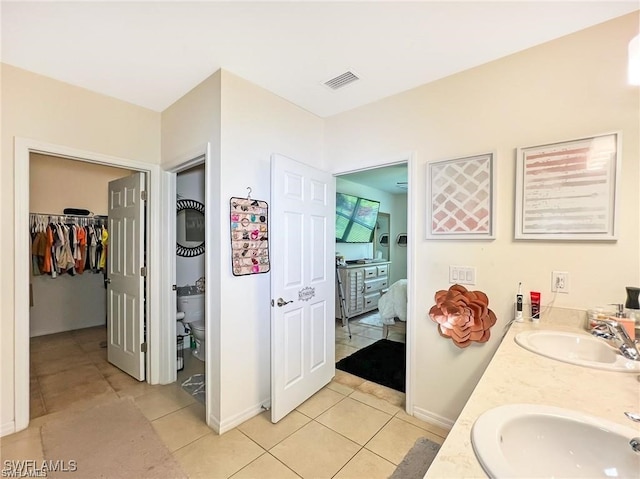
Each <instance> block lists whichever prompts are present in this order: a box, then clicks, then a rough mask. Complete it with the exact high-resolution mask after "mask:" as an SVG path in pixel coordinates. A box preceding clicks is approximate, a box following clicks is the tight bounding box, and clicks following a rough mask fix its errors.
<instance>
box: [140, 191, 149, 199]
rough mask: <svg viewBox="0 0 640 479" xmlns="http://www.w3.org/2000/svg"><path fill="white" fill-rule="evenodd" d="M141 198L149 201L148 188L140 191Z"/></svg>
mask: <svg viewBox="0 0 640 479" xmlns="http://www.w3.org/2000/svg"><path fill="white" fill-rule="evenodd" d="M140 199H141V200H142V201H147V190H142V191H140Z"/></svg>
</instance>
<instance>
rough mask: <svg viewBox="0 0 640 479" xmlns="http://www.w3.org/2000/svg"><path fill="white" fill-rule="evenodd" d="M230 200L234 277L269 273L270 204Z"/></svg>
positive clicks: (247, 199)
mask: <svg viewBox="0 0 640 479" xmlns="http://www.w3.org/2000/svg"><path fill="white" fill-rule="evenodd" d="M247 189H248V190H249V194H248V195H247V197H246V198H238V197H232V198H231V199H230V200H229V206H230V210H231V211H230V221H231V269H232V271H233V275H234V276H245V275H249V274H259V273H266V272H268V271H269V269H270V263H269V239H268V238H269V228H268V218H269V205H268V204H267V202H266V201H260V200H254V199H252V198H251V188H247Z"/></svg>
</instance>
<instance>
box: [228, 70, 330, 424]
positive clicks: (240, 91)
mask: <svg viewBox="0 0 640 479" xmlns="http://www.w3.org/2000/svg"><path fill="white" fill-rule="evenodd" d="M221 90H222V121H221V124H222V129H221V139H222V141H221V177H222V178H224V182H223V184H222V185H221V188H220V192H219V194H220V198H221V200H222V201H221V210H220V217H221V222H220V236H221V237H222V238H223V242H222V245H221V258H220V261H221V268H222V271H221V308H220V310H221V312H220V314H221V315H220V321H221V331H220V333H221V336H222V338H224V339H223V340H222V343H221V345H220V348H221V362H222V371H221V374H222V384H223V385H224V388H223V390H222V411H221V418H222V422H223V424H222V428H223V430H226V429H227V428H228V427H229V426H230V425H235V424H236V423H237V422H238V421H241V420H243V419H247V418H248V417H251V416H253V415H255V414H257V413H258V412H259V411H260V405H261V404H265V403H266V402H267V401H268V400H269V398H270V392H271V385H270V376H271V370H270V350H271V348H270V326H269V324H270V314H271V307H270V300H271V297H270V282H269V280H270V274H269V273H266V274H258V275H249V276H233V274H232V272H231V259H230V258H231V244H230V241H229V240H228V238H229V237H230V231H229V228H230V225H229V221H228V215H229V198H231V197H232V196H240V197H244V196H246V194H247V187H251V188H252V193H251V197H252V198H255V199H258V200H266V201H270V195H271V186H270V157H271V154H273V153H279V154H282V155H284V156H287V157H289V158H292V159H295V160H297V161H300V162H302V163H306V164H308V165H311V166H314V167H316V168H324V160H323V158H324V155H323V121H322V120H321V119H320V118H318V117H316V116H315V115H312V114H311V113H309V112H307V111H305V110H303V109H301V108H299V107H297V106H295V105H293V104H292V103H289V102H288V101H285V100H283V99H282V98H280V97H278V96H276V95H274V94H273V93H270V92H268V91H266V90H264V89H262V88H260V87H258V86H256V85H254V84H252V83H250V82H248V81H246V80H243V79H241V78H239V77H237V76H235V75H233V74H231V73H229V72H226V71H224V70H223V71H222V85H221Z"/></svg>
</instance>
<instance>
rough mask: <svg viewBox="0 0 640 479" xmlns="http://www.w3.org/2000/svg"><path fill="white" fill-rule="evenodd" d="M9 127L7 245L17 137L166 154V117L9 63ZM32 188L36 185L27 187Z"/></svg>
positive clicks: (7, 419)
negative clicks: (163, 128)
mask: <svg viewBox="0 0 640 479" xmlns="http://www.w3.org/2000/svg"><path fill="white" fill-rule="evenodd" d="M1 76H2V79H1V86H0V88H1V95H2V112H1V114H2V132H1V142H2V144H1V150H0V152H1V155H2V156H1V161H0V162H1V164H2V168H1V170H2V177H1V178H0V220H1V221H2V225H3V227H2V228H1V229H0V246H1V248H2V251H5V252H8V251H14V240H13V238H14V231H13V229H14V228H13V211H14V187H13V181H14V175H13V173H14V170H13V145H14V138H15V137H23V138H29V139H33V140H38V141H42V142H46V143H51V144H57V145H63V146H67V147H71V148H75V149H79V150H84V151H92V152H96V153H101V154H105V155H110V156H116V157H120V158H127V159H131V160H136V161H139V162H144V163H151V164H157V163H159V159H160V115H159V114H158V113H156V112H153V111H151V110H147V109H144V108H140V107H137V106H134V105H131V104H129V103H126V102H123V101H119V100H115V99H113V98H109V97H106V96H104V95H99V94H97V93H93V92H90V91H88V90H84V89H82V88H78V87H74V86H71V85H68V84H65V83H62V82H59V81H56V80H52V79H50V78H46V77H43V76H40V75H35V74H33V73H30V72H27V71H25V70H21V69H19V68H15V67H12V66H9V65H6V64H2V65H1ZM24 187H25V188H28V185H24ZM0 271H2V275H0V377H2V382H1V387H2V390H1V391H0V432H4V431H5V430H9V429H10V428H11V425H12V424H13V421H14V419H15V414H14V406H15V405H14V384H15V378H14V377H13V370H14V343H13V341H14V327H13V325H14V321H27V320H28V318H22V317H15V310H14V300H13V298H14V291H15V290H14V285H13V277H14V257H13V255H12V254H4V255H0Z"/></svg>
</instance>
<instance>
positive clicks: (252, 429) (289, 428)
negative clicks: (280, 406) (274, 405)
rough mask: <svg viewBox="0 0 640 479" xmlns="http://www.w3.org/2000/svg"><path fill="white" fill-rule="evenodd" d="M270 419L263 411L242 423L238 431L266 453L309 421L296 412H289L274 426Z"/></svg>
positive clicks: (267, 413) (268, 414)
mask: <svg viewBox="0 0 640 479" xmlns="http://www.w3.org/2000/svg"><path fill="white" fill-rule="evenodd" d="M270 418H271V413H270V412H268V411H265V412H263V413H262V414H259V415H257V416H255V417H253V418H251V419H249V420H248V421H245V422H243V423H242V424H240V425H239V426H238V429H239V430H240V431H241V432H243V433H244V434H246V435H247V436H248V437H249V438H250V439H252V440H254V441H255V442H257V443H258V444H259V445H260V446H262V447H263V448H264V449H266V450H267V451H268V450H269V449H271V448H272V447H273V446H275V445H276V444H278V443H279V442H280V441H282V440H283V439H285V438H287V437H289V436H290V435H291V434H293V433H294V432H296V431H297V430H298V429H300V428H301V427H302V426H304V425H305V424H307V423H308V422H309V421H310V420H311V419H309V418H308V417H307V416H305V415H304V414H301V413H299V412H298V411H291V412H290V413H289V414H287V415H286V416H285V417H284V418H283V419H281V420H280V421H278V423H276V424H273V423H272V422H271V419H270Z"/></svg>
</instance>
